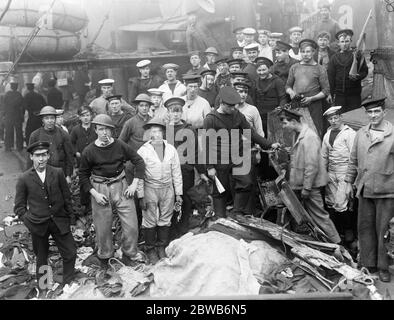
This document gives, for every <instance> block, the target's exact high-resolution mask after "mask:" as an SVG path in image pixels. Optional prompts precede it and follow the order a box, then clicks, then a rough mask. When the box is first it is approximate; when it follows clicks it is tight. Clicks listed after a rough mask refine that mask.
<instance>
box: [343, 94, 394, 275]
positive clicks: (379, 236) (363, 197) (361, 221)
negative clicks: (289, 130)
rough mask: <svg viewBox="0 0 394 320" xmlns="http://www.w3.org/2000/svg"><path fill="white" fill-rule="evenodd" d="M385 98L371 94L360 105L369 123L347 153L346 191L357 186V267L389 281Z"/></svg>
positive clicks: (390, 156) (390, 198)
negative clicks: (348, 153)
mask: <svg viewBox="0 0 394 320" xmlns="http://www.w3.org/2000/svg"><path fill="white" fill-rule="evenodd" d="M385 100H386V98H371V99H368V100H367V101H365V102H364V103H363V104H362V106H363V107H364V108H365V110H366V113H367V116H368V118H369V124H368V125H366V126H365V127H363V128H361V129H360V130H359V131H358V132H357V134H356V138H355V141H354V145H353V149H352V152H351V154H350V160H349V165H348V168H347V173H346V178H345V181H346V182H347V187H346V189H347V190H346V193H347V195H348V196H352V195H353V185H354V186H355V187H356V188H357V194H356V196H357V198H358V200H359V205H358V238H359V245H360V261H359V264H360V266H361V267H366V268H368V269H369V271H370V272H376V271H377V270H376V269H378V271H379V278H380V280H381V281H384V282H390V273H389V257H388V255H387V251H386V247H385V240H384V236H385V234H386V232H387V230H388V226H389V221H390V220H391V219H392V218H393V217H394V187H393V186H394V174H393V172H394V170H393V169H394V168H393V165H394V152H393V146H394V129H393V125H392V124H391V123H390V122H389V121H387V120H385V117H386V114H387V111H386V106H385Z"/></svg>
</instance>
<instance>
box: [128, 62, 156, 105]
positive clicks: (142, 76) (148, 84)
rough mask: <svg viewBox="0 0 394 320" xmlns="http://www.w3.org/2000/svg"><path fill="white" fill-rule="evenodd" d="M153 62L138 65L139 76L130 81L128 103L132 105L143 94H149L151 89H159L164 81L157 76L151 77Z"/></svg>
mask: <svg viewBox="0 0 394 320" xmlns="http://www.w3.org/2000/svg"><path fill="white" fill-rule="evenodd" d="M151 66H152V61H150V60H142V61H139V62H138V63H137V65H136V67H137V69H138V72H139V76H138V77H133V78H130V79H129V83H128V101H129V102H130V103H131V102H132V101H134V99H135V98H136V97H137V96H138V95H139V94H141V93H147V92H148V90H149V89H151V88H157V87H159V86H160V84H161V83H162V80H161V79H160V77H159V76H157V75H154V76H153V75H151Z"/></svg>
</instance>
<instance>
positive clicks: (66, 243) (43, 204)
mask: <svg viewBox="0 0 394 320" xmlns="http://www.w3.org/2000/svg"><path fill="white" fill-rule="evenodd" d="M49 148H50V145H49V142H46V141H37V142H34V143H32V144H30V145H29V146H28V148H27V151H28V153H29V154H30V159H31V161H32V163H33V166H32V168H31V169H29V170H28V171H26V172H25V173H23V174H22V175H21V176H20V177H19V179H18V182H17V185H16V194H15V206H14V212H15V214H16V215H17V216H18V217H19V219H20V220H22V221H23V222H24V224H25V225H26V227H27V228H28V229H29V231H30V233H31V236H32V239H33V251H34V254H35V256H36V276H37V281H39V279H40V277H41V275H42V274H43V273H46V272H48V270H47V269H46V270H43V268H42V267H43V266H48V254H49V243H48V238H49V236H52V238H53V239H54V240H55V243H56V246H57V247H58V249H59V253H60V255H61V257H62V260H63V285H65V284H69V283H70V282H71V281H72V280H73V278H74V266H75V260H76V257H77V254H76V246H75V243H74V239H73V236H72V233H71V224H75V221H74V212H73V208H72V205H71V193H70V190H69V188H68V185H67V181H66V179H65V177H64V173H63V171H62V170H61V169H60V168H55V167H52V166H50V165H48V160H49V158H50V155H49ZM40 289H42V288H40Z"/></svg>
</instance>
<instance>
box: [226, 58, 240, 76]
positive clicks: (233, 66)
mask: <svg viewBox="0 0 394 320" xmlns="http://www.w3.org/2000/svg"><path fill="white" fill-rule="evenodd" d="M227 64H228V70H229V71H230V73H233V72H240V71H241V70H242V67H243V64H244V61H243V60H242V59H231V60H228V61H227Z"/></svg>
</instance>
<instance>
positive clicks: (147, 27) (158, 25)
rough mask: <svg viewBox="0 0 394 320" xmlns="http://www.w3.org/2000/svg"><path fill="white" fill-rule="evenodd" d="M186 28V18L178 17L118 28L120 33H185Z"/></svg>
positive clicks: (158, 18)
mask: <svg viewBox="0 0 394 320" xmlns="http://www.w3.org/2000/svg"><path fill="white" fill-rule="evenodd" d="M186 27H187V17H186V16H179V17H173V18H168V19H165V18H162V17H157V18H151V19H147V20H143V21H140V22H139V23H135V24H130V25H128V26H123V27H119V30H121V31H130V32H156V31H185V30H186Z"/></svg>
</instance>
